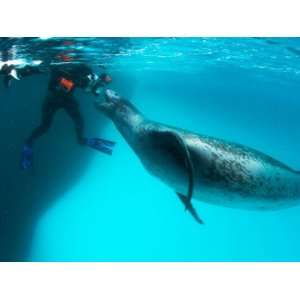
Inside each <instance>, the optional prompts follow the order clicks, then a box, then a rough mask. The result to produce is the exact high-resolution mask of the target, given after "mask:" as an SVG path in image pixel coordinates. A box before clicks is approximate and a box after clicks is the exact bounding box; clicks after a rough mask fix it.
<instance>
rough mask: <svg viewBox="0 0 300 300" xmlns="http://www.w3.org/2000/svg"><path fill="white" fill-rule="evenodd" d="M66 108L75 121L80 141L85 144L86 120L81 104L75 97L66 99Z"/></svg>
mask: <svg viewBox="0 0 300 300" xmlns="http://www.w3.org/2000/svg"><path fill="white" fill-rule="evenodd" d="M64 109H65V110H66V112H67V113H68V115H69V116H70V117H71V118H72V120H73V122H74V125H75V131H76V136H77V141H78V143H79V144H80V145H84V144H85V140H86V139H85V137H84V122H83V118H82V115H81V113H80V110H79V104H78V103H77V101H76V100H75V99H73V98H71V99H66V100H65V101H64Z"/></svg>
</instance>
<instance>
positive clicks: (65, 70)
mask: <svg viewBox="0 0 300 300" xmlns="http://www.w3.org/2000/svg"><path fill="white" fill-rule="evenodd" d="M35 72H38V71H36V70H29V69H27V70H23V71H22V72H21V74H26V75H32V74H34V73H35ZM26 75H25V76H26ZM22 76H24V75H22ZM111 81H112V78H111V76H109V75H108V74H106V73H103V74H101V75H100V76H98V75H97V74H95V73H93V72H92V69H91V68H90V67H88V66H87V65H85V64H68V65H63V66H55V67H52V68H51V70H50V80H49V83H48V92H47V95H46V98H45V100H44V103H43V106H42V118H41V123H40V125H39V126H38V127H36V128H35V129H34V130H33V131H32V133H31V134H30V136H29V137H28V138H27V139H26V141H25V144H24V146H23V149H22V153H21V167H22V169H24V170H25V169H28V168H31V167H32V164H33V145H34V142H35V141H36V140H37V139H38V138H39V137H40V136H42V135H43V134H45V133H46V132H47V131H48V130H49V128H50V126H51V123H52V120H53V117H54V115H55V113H56V112H57V111H58V110H59V109H63V110H65V111H66V113H67V114H68V115H69V116H70V117H71V118H72V120H73V122H74V124H75V131H76V136H77V141H78V143H79V144H80V145H85V146H89V147H91V148H93V149H96V150H98V151H100V152H103V153H106V154H108V155H111V154H112V148H113V146H114V145H115V143H114V142H112V141H109V140H105V139H101V138H86V137H85V136H84V121H83V118H82V116H81V112H80V109H79V105H78V102H77V101H76V99H75V96H74V91H75V89H76V88H81V89H84V90H86V91H88V92H91V93H92V94H94V95H95V96H97V95H99V94H100V91H101V89H103V88H104V87H105V86H106V85H107V84H109V83H110V82H111Z"/></svg>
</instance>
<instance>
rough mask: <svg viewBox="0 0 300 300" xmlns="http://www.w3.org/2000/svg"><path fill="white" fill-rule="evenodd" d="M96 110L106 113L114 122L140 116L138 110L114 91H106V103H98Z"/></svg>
mask: <svg viewBox="0 0 300 300" xmlns="http://www.w3.org/2000/svg"><path fill="white" fill-rule="evenodd" d="M96 108H97V109H98V110H100V111H102V112H104V113H105V114H106V115H107V116H108V117H109V118H111V119H112V120H113V121H114V122H117V121H123V122H124V121H126V120H128V119H132V118H134V117H136V116H138V115H140V113H139V111H138V110H137V108H136V107H135V106H134V105H133V104H132V103H131V102H130V101H128V100H126V99H124V98H122V97H121V96H120V95H119V94H118V93H116V92H115V91H113V90H110V89H107V90H106V91H105V101H103V102H96Z"/></svg>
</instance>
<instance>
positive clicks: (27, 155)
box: [21, 97, 59, 170]
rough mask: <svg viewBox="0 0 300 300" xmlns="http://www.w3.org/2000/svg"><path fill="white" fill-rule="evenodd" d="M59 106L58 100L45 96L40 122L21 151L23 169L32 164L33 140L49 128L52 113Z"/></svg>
mask: <svg viewBox="0 0 300 300" xmlns="http://www.w3.org/2000/svg"><path fill="white" fill-rule="evenodd" d="M58 108H59V105H58V102H55V101H54V99H53V98H49V97H47V98H46V100H45V102H44V104H43V108H42V121H41V124H40V125H39V126H38V127H37V128H36V129H34V130H33V132H32V134H31V135H30V136H29V138H28V139H27V140H26V143H25V145H24V146H23V149H22V153H21V168H22V169H23V170H26V169H29V168H31V167H32V164H33V150H32V146H33V143H34V141H35V140H36V139H37V138H38V137H40V136H41V135H42V134H44V133H45V132H46V131H47V130H48V129H49V128H50V125H51V123H52V120H53V116H54V113H55V112H56V110H57V109H58Z"/></svg>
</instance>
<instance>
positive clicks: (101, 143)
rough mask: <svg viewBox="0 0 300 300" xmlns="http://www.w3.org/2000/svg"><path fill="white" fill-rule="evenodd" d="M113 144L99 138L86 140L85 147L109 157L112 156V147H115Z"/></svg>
mask: <svg viewBox="0 0 300 300" xmlns="http://www.w3.org/2000/svg"><path fill="white" fill-rule="evenodd" d="M115 144H116V143H115V142H112V141H109V140H104V139H101V138H88V139H86V145H87V146H89V147H91V148H93V149H96V150H98V151H100V152H103V153H105V154H108V155H111V154H112V151H113V149H112V147H113V146H114V145H115Z"/></svg>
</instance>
